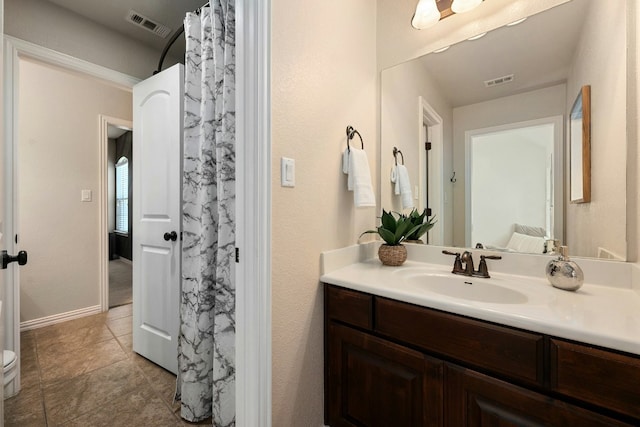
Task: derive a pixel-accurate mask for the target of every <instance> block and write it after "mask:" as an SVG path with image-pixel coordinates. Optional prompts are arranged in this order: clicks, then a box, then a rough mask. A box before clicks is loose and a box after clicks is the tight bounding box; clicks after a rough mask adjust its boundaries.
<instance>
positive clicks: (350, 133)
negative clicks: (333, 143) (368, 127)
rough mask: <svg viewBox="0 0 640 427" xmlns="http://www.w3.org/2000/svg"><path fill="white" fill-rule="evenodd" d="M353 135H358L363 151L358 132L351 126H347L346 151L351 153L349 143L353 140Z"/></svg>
mask: <svg viewBox="0 0 640 427" xmlns="http://www.w3.org/2000/svg"><path fill="white" fill-rule="evenodd" d="M355 134H358V137H359V138H360V144H362V149H363V150H364V141H363V140H362V135H360V132H358V131H357V130H355V129H354V128H353V126H347V150H349V151H351V147H350V146H349V141H351V140H352V139H353V135H355Z"/></svg>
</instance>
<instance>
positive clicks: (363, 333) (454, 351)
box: [325, 285, 640, 427]
mask: <svg viewBox="0 0 640 427" xmlns="http://www.w3.org/2000/svg"><path fill="white" fill-rule="evenodd" d="M325 423H326V424H327V425H329V426H331V427H336V426H380V427H387V426H393V427H401V426H451V427H459V426H501V427H502V426H617V425H640V358H635V357H633V356H629V355H623V354H619V353H615V352H609V351H606V350H602V349H594V348H592V347H590V346H586V345H582V344H576V343H570V342H567V341H564V340H560V339H556V338H553V337H549V336H546V335H542V334H537V333H533V332H528V331H522V330H518V329H513V328H508V327H504V326H501V325H495V324H491V323H488V322H484V321H479V320H475V319H469V318H465V317H462V316H457V315H453V314H449V313H443V312H440V311H437V310H432V309H428V308H425V307H419V306H415V305H412V304H408V303H403V302H398V301H393V300H390V299H387V298H382V297H377V296H373V295H369V294H366V293H361V292H356V291H353V290H349V289H344V288H340V287H337V286H333V285H325Z"/></svg>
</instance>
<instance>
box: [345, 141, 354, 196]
mask: <svg viewBox="0 0 640 427" xmlns="http://www.w3.org/2000/svg"><path fill="white" fill-rule="evenodd" d="M342 173H344V174H346V175H347V190H349V191H353V175H351V174H350V173H349V149H348V148H345V149H344V153H342Z"/></svg>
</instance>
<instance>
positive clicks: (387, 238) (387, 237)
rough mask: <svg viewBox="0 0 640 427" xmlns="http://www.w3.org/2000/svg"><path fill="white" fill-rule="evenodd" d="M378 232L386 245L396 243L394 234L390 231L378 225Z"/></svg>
mask: <svg viewBox="0 0 640 427" xmlns="http://www.w3.org/2000/svg"><path fill="white" fill-rule="evenodd" d="M378 234H380V237H382V240H384V242H385V243H386V244H387V245H391V246H395V245H397V244H398V241H397V240H396V237H395V234H393V233H392V232H391V231H389V230H387V229H384V228H382V227H380V228H378Z"/></svg>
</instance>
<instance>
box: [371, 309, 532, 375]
mask: <svg viewBox="0 0 640 427" xmlns="http://www.w3.org/2000/svg"><path fill="white" fill-rule="evenodd" d="M375 318H376V325H375V330H376V331H377V332H380V333H382V334H384V335H386V336H388V337H392V338H394V339H398V340H401V341H403V342H405V343H408V344H412V345H416V346H419V347H420V348H423V349H425V350H429V351H433V352H435V353H438V354H441V355H445V356H448V357H451V358H453V359H455V360H458V361H461V362H466V363H470V364H472V365H473V366H477V367H480V368H485V369H488V370H490V371H493V372H496V373H501V374H505V375H507V376H509V377H511V378H515V379H519V380H522V381H525V382H527V383H532V384H537V385H542V384H543V381H544V372H543V349H544V345H543V343H544V339H543V336H542V335H538V334H533V333H528V332H523V331H519V330H514V329H510V328H505V327H501V326H497V325H493V324H489V323H485V322H482V321H478V320H473V319H467V318H464V317H460V316H456V315H451V314H447V313H443V312H440V311H436V310H431V309H428V308H424V307H418V306H415V305H412V304H407V303H401V302H397V301H392V300H388V299H385V298H376V303H375Z"/></svg>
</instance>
